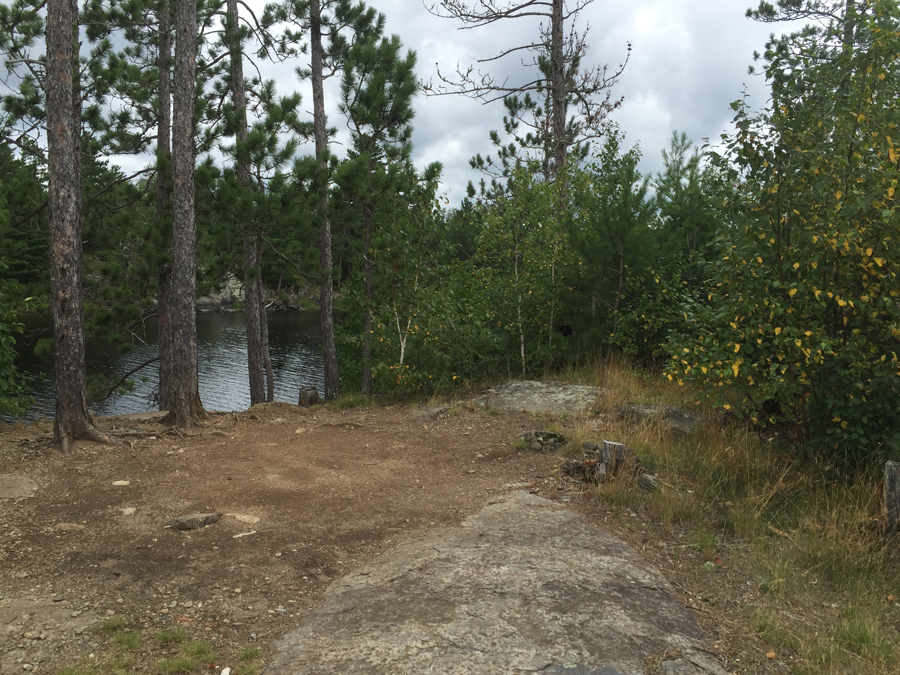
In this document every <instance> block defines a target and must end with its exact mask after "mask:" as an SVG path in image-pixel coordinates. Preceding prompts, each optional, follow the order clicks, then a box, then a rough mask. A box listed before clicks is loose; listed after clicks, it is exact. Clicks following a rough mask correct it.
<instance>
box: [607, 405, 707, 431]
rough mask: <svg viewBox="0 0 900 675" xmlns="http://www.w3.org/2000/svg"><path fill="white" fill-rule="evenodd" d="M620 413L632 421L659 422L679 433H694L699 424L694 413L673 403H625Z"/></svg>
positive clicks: (639, 422) (641, 422)
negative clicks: (672, 404)
mask: <svg viewBox="0 0 900 675" xmlns="http://www.w3.org/2000/svg"><path fill="white" fill-rule="evenodd" d="M619 414H620V415H622V417H623V418H624V419H626V420H628V421H630V422H634V423H638V424H646V423H653V422H659V423H661V424H662V425H663V426H664V427H666V428H667V429H669V430H671V431H674V432H676V433H679V434H692V433H693V432H694V426H695V425H696V424H697V416H696V415H695V414H694V413H691V412H688V411H687V410H682V409H681V408H676V407H674V406H671V405H632V404H628V405H623V406H622V407H621V408H619Z"/></svg>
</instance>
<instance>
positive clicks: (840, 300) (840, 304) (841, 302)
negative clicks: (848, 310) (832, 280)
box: [837, 298, 847, 307]
mask: <svg viewBox="0 0 900 675" xmlns="http://www.w3.org/2000/svg"><path fill="white" fill-rule="evenodd" d="M837 303H838V307H846V306H847V301H846V300H844V299H843V298H838V301H837Z"/></svg>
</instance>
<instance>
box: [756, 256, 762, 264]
mask: <svg viewBox="0 0 900 675" xmlns="http://www.w3.org/2000/svg"><path fill="white" fill-rule="evenodd" d="M756 262H758V263H759V264H760V265H762V258H760V257H759V256H756Z"/></svg>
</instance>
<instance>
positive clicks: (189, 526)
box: [169, 513, 222, 530]
mask: <svg viewBox="0 0 900 675" xmlns="http://www.w3.org/2000/svg"><path fill="white" fill-rule="evenodd" d="M221 517H222V516H221V514H219V513H189V514H187V515H185V516H178V517H177V518H175V519H174V520H172V522H170V523H169V526H170V527H171V528H172V529H174V530H199V529H200V528H201V527H206V526H207V525H212V524H213V523H215V522H218V520H219V518H221Z"/></svg>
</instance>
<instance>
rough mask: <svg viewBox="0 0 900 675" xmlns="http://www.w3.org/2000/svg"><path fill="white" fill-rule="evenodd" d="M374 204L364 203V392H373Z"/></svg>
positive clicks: (362, 388)
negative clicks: (372, 249)
mask: <svg viewBox="0 0 900 675" xmlns="http://www.w3.org/2000/svg"><path fill="white" fill-rule="evenodd" d="M372 217H373V214H372V205H371V204H363V220H364V221H365V228H366V234H365V246H364V247H363V268H364V269H365V271H366V322H365V335H363V362H362V387H361V389H360V390H361V391H362V393H363V394H371V393H372V304H373V302H374V301H375V279H374V274H375V264H374V262H373V261H372V251H371V248H372V225H373V223H372Z"/></svg>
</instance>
